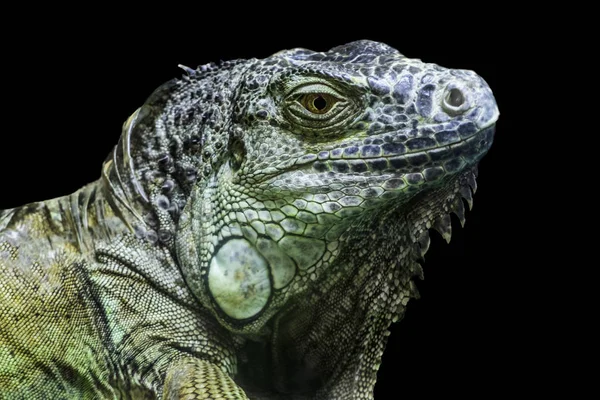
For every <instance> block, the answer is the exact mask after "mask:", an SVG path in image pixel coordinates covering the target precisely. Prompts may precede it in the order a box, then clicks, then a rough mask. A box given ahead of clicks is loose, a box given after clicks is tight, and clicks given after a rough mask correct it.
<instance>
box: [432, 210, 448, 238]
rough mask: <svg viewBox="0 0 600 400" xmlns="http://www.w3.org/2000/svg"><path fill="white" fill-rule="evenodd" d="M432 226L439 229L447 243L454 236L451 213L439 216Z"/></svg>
mask: <svg viewBox="0 0 600 400" xmlns="http://www.w3.org/2000/svg"><path fill="white" fill-rule="evenodd" d="M432 228H433V229H435V230H436V231H438V232H439V233H440V235H442V237H443V238H444V239H445V240H446V242H447V243H450V239H451V238H452V220H451V219H450V215H448V214H446V215H444V216H441V217H438V218H437V219H436V220H435V221H434V222H433V225H432Z"/></svg>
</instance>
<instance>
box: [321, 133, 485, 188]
mask: <svg viewBox="0 0 600 400" xmlns="http://www.w3.org/2000/svg"><path fill="white" fill-rule="evenodd" d="M494 130H495V125H490V126H488V127H486V128H485V129H482V130H480V131H477V132H476V133H474V134H469V135H462V134H459V132H456V131H453V132H447V131H442V132H438V134H436V135H437V138H438V139H437V140H436V139H434V138H433V137H422V138H421V137H418V138H414V139H409V140H408V141H405V142H404V143H402V142H398V143H395V142H384V143H383V144H381V145H380V146H378V147H380V148H381V149H380V150H379V152H378V153H377V152H376V151H375V150H370V148H372V147H373V145H366V146H363V148H362V149H361V151H360V153H359V154H358V157H357V158H351V156H348V155H347V154H346V153H348V152H347V151H343V152H342V151H338V152H336V150H337V149H336V150H333V151H331V152H329V153H330V154H331V155H330V157H329V158H328V159H327V160H318V161H315V162H314V163H312V165H311V168H312V170H313V171H316V172H318V173H327V172H330V171H331V172H338V173H350V174H368V175H383V174H389V173H392V174H394V175H396V174H399V173H400V174H409V173H417V172H420V173H422V174H423V175H424V178H425V179H426V180H434V179H437V178H439V177H440V176H442V175H445V174H446V173H454V172H458V171H460V170H461V169H463V167H464V166H465V165H472V164H473V163H476V162H477V161H479V159H481V157H482V156H483V155H484V154H485V153H486V152H487V151H488V149H489V148H490V146H491V144H492V141H493V136H494ZM388 137H389V136H388ZM440 142H441V143H443V145H442V146H440ZM416 143H418V146H419V147H420V149H418V150H411V147H413V148H414V147H417V144H416ZM367 146H370V147H368V148H367V150H366V151H365V150H364V148H365V147H367ZM340 150H344V149H340ZM340 153H341V154H340ZM357 153H358V152H357ZM386 153H387V154H386ZM375 154H376V155H375ZM415 178H416V177H413V179H415ZM407 179H408V181H409V182H408V183H410V180H411V177H407Z"/></svg>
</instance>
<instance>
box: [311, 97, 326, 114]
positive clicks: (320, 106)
mask: <svg viewBox="0 0 600 400" xmlns="http://www.w3.org/2000/svg"><path fill="white" fill-rule="evenodd" d="M312 105H313V107H314V108H316V109H317V110H319V111H323V110H324V109H325V108H326V107H327V100H325V98H324V97H323V96H321V95H319V96H317V97H316V98H315V99H314V100H313V102H312Z"/></svg>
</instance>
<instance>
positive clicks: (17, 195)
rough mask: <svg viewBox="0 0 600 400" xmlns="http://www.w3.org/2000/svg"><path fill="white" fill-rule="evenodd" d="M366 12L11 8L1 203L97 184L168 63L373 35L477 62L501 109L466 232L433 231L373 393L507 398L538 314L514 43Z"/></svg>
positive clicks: (456, 61) (460, 63) (493, 32)
mask: <svg viewBox="0 0 600 400" xmlns="http://www.w3.org/2000/svg"><path fill="white" fill-rule="evenodd" d="M364 7H365V9H364V10H359V11H358V12H355V13H350V15H347V16H344V17H343V18H342V17H337V15H338V14H336V13H334V12H329V13H325V12H316V11H315V12H304V13H297V15H296V18H294V19H293V20H290V19H288V17H287V16H286V15H285V14H282V15H279V16H275V17H270V19H266V18H263V19H255V18H254V17H253V16H252V17H250V16H249V15H244V16H242V14H244V13H241V14H238V15H237V16H236V17H233V16H232V15H230V14H229V11H230V10H227V9H226V8H227V6H226V7H225V9H224V10H219V11H218V12H215V11H211V12H206V11H204V12H203V11H195V10H188V9H186V8H178V9H168V8H165V9H158V10H154V11H156V12H155V13H153V15H151V16H147V15H144V16H142V15H141V14H139V13H137V12H134V13H122V12H121V11H119V12H118V13H117V12H116V11H114V12H111V14H109V15H112V16H107V15H105V14H104V13H102V12H100V10H91V11H83V10H69V12H72V13H73V14H68V13H67V10H65V12H64V13H61V12H60V11H56V10H52V11H53V12H55V13H56V15H54V14H52V16H51V17H50V15H49V16H48V18H44V13H43V12H40V13H38V14H36V18H35V19H34V18H30V16H29V15H28V14H20V15H19V16H18V17H17V18H16V20H15V21H14V22H15V25H14V28H10V29H9V30H7V31H6V32H4V35H3V39H2V44H3V53H2V54H3V58H2V66H1V67H2V74H1V77H2V83H3V95H4V102H3V106H2V117H1V118H2V126H1V127H0V135H1V140H0V171H1V177H2V180H1V182H0V209H3V208H11V207H14V206H18V205H21V204H24V203H27V202H31V201H37V200H44V199H48V198H52V197H57V196H61V195H65V194H68V193H71V192H73V191H75V190H77V189H78V188H80V187H81V186H83V185H84V184H86V183H88V182H90V181H93V180H96V179H97V178H98V177H99V175H100V167H101V165H102V162H103V160H104V158H105V157H106V155H107V154H108V153H109V152H110V150H111V149H112V147H113V146H114V145H115V144H116V142H117V140H118V138H119V135H120V132H121V126H122V123H123V122H124V121H125V119H126V118H127V117H128V116H129V115H130V114H131V113H132V112H134V111H135V110H136V108H137V107H139V106H140V105H141V104H142V103H143V102H144V100H145V98H146V97H147V96H148V95H149V94H150V93H151V92H152V91H153V90H154V89H155V88H156V87H157V86H159V85H160V84H161V83H163V82H165V81H167V80H169V79H171V78H173V77H178V76H181V74H182V71H181V70H180V69H179V68H178V67H177V64H185V65H188V66H190V67H195V66H197V65H199V64H204V63H208V62H211V61H218V60H228V59H236V58H252V57H256V58H263V57H267V56H269V55H270V54H272V53H274V52H277V51H279V50H282V49H287V48H294V47H305V48H309V49H312V50H319V51H323V50H327V49H329V48H331V47H333V46H336V45H339V44H343V43H347V42H349V41H352V40H358V39H371V40H377V41H382V42H385V43H387V44H389V45H391V46H392V47H395V48H397V49H398V50H399V51H400V52H402V53H403V54H404V55H406V56H408V57H411V58H420V59H421V60H423V61H425V62H434V63H437V64H440V65H442V66H444V67H450V68H462V69H472V70H474V71H476V72H477V73H478V74H480V75H481V76H482V77H483V78H484V79H485V80H486V81H487V82H488V84H489V85H490V87H491V88H492V90H493V91H494V94H495V96H496V99H497V102H498V105H499V108H500V113H501V116H500V119H499V122H498V124H497V131H496V139H495V143H494V145H493V146H492V148H491V150H490V152H489V154H488V155H487V156H486V157H485V158H484V159H483V161H482V162H481V163H480V168H479V171H480V175H479V179H478V183H479V189H478V191H477V193H476V195H475V197H474V203H475V206H474V209H473V210H472V211H471V212H468V213H467V223H466V226H465V228H464V229H462V228H460V225H459V224H458V221H457V220H456V219H453V231H454V233H453V237H452V241H451V243H450V244H449V245H447V244H446V243H445V242H444V241H443V240H442V239H441V237H440V236H439V235H438V234H437V233H431V236H432V240H433V242H432V245H431V249H430V250H429V253H428V254H427V256H426V263H425V277H426V279H425V280H424V281H420V282H418V287H419V290H420V292H421V299H419V300H416V301H412V302H411V303H410V306H409V307H408V312H407V314H406V317H405V318H404V320H403V321H402V322H400V323H398V324H396V325H394V326H393V329H392V335H391V336H390V340H389V343H388V347H387V350H386V353H385V355H384V357H383V363H382V366H381V368H380V372H379V378H378V383H377V386H376V398H377V399H388V398H389V399H395V398H399V397H400V396H398V393H404V394H405V397H409V396H410V395H413V394H414V395H417V394H418V395H423V396H428V395H431V396H433V395H435V396H440V395H444V396H451V395H460V396H463V397H478V398H479V397H481V398H487V397H489V396H490V395H495V394H501V393H512V391H513V389H514V388H515V387H516V386H517V385H520V384H521V383H527V382H529V367H530V365H532V363H533V362H534V361H533V360H534V358H535V354H533V353H534V352H535V350H533V349H534V348H535V346H536V344H535V343H534V342H533V339H532V337H531V336H530V333H529V332H528V328H527V326H528V324H529V323H530V318H535V315H534V313H531V314H530V312H529V310H530V305H528V303H527V301H526V300H527V298H528V296H529V294H528V290H530V289H531V287H530V286H526V285H525V282H524V280H523V279H521V278H520V277H521V276H522V275H524V274H526V271H524V269H526V268H527V266H528V265H530V264H529V261H528V259H527V258H526V257H527V254H526V253H522V254H521V253H519V252H520V251H521V250H522V248H521V247H522V245H521V243H522V242H523V239H524V237H526V236H527V235H528V232H527V230H528V229H530V228H525V227H524V226H527V224H523V225H522V224H519V223H518V222H519V221H518V219H519V218H522V217H519V216H517V213H516V209H517V206H516V205H515V202H516V201H517V200H518V199H517V200H515V197H517V198H518V197H519V194H518V193H519V189H518V187H517V186H516V184H518V182H515V181H516V179H515V177H516V176H518V174H519V171H518V168H519V163H518V162H517V160H518V159H519V157H521V154H522V153H521V152H523V151H525V150H524V149H523V147H522V146H520V147H517V146H515V145H514V138H515V137H517V135H520V130H521V129H520V128H521V125H520V121H519V118H521V117H520V115H519V113H518V112H516V111H515V110H514V109H511V101H512V96H511V95H512V94H514V93H515V88H514V86H513V84H514V81H513V78H514V76H515V74H516V71H514V70H513V68H514V67H512V66H511V65H510V64H508V63H506V58H507V57H508V56H509V55H508V53H507V51H506V50H505V47H506V44H507V41H513V40H514V39H507V38H505V37H504V33H503V30H505V29H506V27H502V28H501V27H499V26H495V25H494V23H493V22H492V21H491V20H489V19H488V16H489V14H490V11H483V10H480V11H473V12H471V13H469V14H466V13H459V14H457V15H450V14H447V15H441V16H439V19H430V18H429V17H427V18H420V17H419V18H416V17H411V16H410V15H419V14H418V13H423V12H425V11H426V10H424V9H423V10H411V11H410V13H411V14H410V15H409V14H408V13H407V14H402V13H401V12H398V10H393V9H389V10H379V11H378V12H377V13H375V14H373V12H372V11H373V10H369V9H368V7H367V6H366V5H365V6H364ZM231 8H232V9H233V6H231ZM414 13H417V14H414ZM442 14H443V13H442ZM4 18H6V19H7V20H10V19H11V17H10V16H5V17H4ZM236 18H239V19H236ZM243 18H245V20H244V19H243ZM520 140H521V143H523V138H522V137H521V139H520ZM513 183H515V184H513ZM522 207H523V206H522ZM536 362H537V361H536ZM400 387H401V389H399V388H400ZM520 390H521V394H525V393H523V392H522V390H523V388H521V389H520Z"/></svg>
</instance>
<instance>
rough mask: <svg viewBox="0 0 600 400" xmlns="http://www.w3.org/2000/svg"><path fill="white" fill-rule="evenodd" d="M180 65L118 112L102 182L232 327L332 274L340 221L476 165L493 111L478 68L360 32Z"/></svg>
mask: <svg viewBox="0 0 600 400" xmlns="http://www.w3.org/2000/svg"><path fill="white" fill-rule="evenodd" d="M187 71H188V73H187V75H186V76H184V77H183V79H181V80H175V81H171V82H169V83H167V84H165V85H164V86H163V87H162V88H160V89H158V90H157V91H156V92H155V93H154V94H153V95H152V96H151V98H150V99H149V100H148V102H147V103H146V105H144V106H143V107H142V108H141V109H140V110H139V111H138V112H137V113H136V114H134V115H133V116H132V117H131V118H130V120H129V121H128V122H127V123H126V125H125V127H124V134H123V136H122V138H121V142H120V144H119V146H117V148H116V150H115V154H114V156H113V158H112V159H111V160H109V161H108V162H107V164H108V167H110V168H106V171H107V172H106V178H107V179H106V181H107V182H108V183H109V185H110V186H111V188H112V190H113V191H114V192H115V194H116V196H115V197H116V198H117V199H123V203H125V204H127V205H128V206H127V208H131V209H132V213H133V214H135V215H137V216H138V217H139V218H138V220H139V221H142V223H134V224H133V225H134V227H135V228H136V229H137V230H138V232H139V234H140V235H141V236H144V237H146V238H148V240H151V241H160V242H161V243H164V244H166V245H167V246H169V247H170V248H173V249H174V248H176V252H177V256H178V258H179V260H180V262H181V264H182V268H183V272H184V274H185V276H186V280H187V282H188V284H189V285H190V287H191V288H192V290H193V291H194V293H195V294H196V296H197V297H198V298H199V299H200V300H201V302H202V303H203V304H205V305H206V306H208V307H209V308H210V309H211V310H212V311H213V312H214V314H215V315H216V316H217V318H218V319H219V320H220V321H221V322H222V323H223V324H224V325H226V326H228V327H229V328H230V329H232V330H235V331H239V332H246V333H253V334H257V333H260V332H261V329H262V328H263V326H264V325H265V323H266V322H267V321H268V320H269V319H270V318H271V317H272V316H273V315H275V314H276V313H277V312H278V311H279V310H280V309H281V308H282V307H283V306H284V305H285V304H286V302H287V301H288V300H289V299H290V298H291V297H293V296H299V295H301V294H302V293H303V292H304V291H305V290H307V289H308V288H309V287H311V285H313V286H314V285H315V284H316V283H314V282H319V281H320V280H321V279H323V276H324V274H331V271H330V270H331V266H332V265H334V264H335V260H336V258H337V256H338V254H339V252H340V246H339V239H340V237H341V235H343V234H348V232H347V231H348V227H349V226H350V224H351V222H352V221H355V220H357V219H360V218H367V216H368V215H370V214H372V212H373V210H376V209H380V208H381V207H384V205H386V204H388V205H389V207H398V206H400V205H402V204H403V203H406V202H407V201H409V199H411V198H412V197H414V196H415V194H417V193H419V192H422V191H424V190H427V189H429V188H434V187H436V185H439V184H440V182H443V181H444V180H446V179H449V177H451V176H454V175H456V174H457V173H458V172H460V171H462V170H464V169H465V168H468V167H472V166H474V165H475V164H476V162H477V161H478V160H479V159H480V158H481V157H482V156H483V154H484V153H485V152H486V151H487V149H488V148H489V146H490V145H491V142H492V136H493V123H494V122H495V120H496V118H497V108H496V106H495V102H494V99H493V96H492V94H491V91H490V90H489V88H488V87H487V84H486V83H485V82H484V81H483V80H482V79H481V78H480V77H478V76H477V75H476V74H475V73H473V72H471V71H463V70H449V69H445V68H442V67H439V66H437V65H435V64H426V63H422V62H421V61H420V60H415V59H408V58H406V57H404V56H402V55H401V54H400V53H398V52H397V51H396V50H395V49H392V48H391V47H389V46H387V45H384V44H380V43H376V42H370V41H359V42H353V43H350V44H347V45H344V46H339V47H336V48H334V49H332V50H330V51H328V52H313V51H309V50H305V49H295V50H288V51H282V52H279V53H277V54H275V55H273V56H271V57H269V58H266V59H264V60H255V59H252V60H238V61H233V62H226V63H222V64H221V65H214V64H211V65H208V66H203V67H200V68H198V69H197V70H190V69H187ZM111 164H112V165H111ZM123 182H126V183H123ZM386 207H387V206H386Z"/></svg>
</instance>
